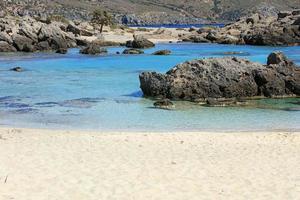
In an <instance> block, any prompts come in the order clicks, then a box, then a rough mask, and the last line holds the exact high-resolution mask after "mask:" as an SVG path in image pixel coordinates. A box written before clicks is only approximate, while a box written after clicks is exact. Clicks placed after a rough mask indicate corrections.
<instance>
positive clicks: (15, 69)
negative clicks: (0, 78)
mask: <svg viewBox="0 0 300 200" xmlns="http://www.w3.org/2000/svg"><path fill="white" fill-rule="evenodd" d="M10 71H15V72H23V71H24V70H23V68H21V67H14V68H11V69H10Z"/></svg>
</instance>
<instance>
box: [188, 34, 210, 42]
mask: <svg viewBox="0 0 300 200" xmlns="http://www.w3.org/2000/svg"><path fill="white" fill-rule="evenodd" d="M188 41H191V42H194V43H208V42H210V41H209V40H208V39H206V38H204V37H203V36H201V35H192V36H190V37H189V38H188Z"/></svg>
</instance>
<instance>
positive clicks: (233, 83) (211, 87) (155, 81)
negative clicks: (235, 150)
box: [140, 52, 300, 101]
mask: <svg viewBox="0 0 300 200" xmlns="http://www.w3.org/2000/svg"><path fill="white" fill-rule="evenodd" d="M274 54H275V56H274V55H273V54H271V55H270V56H269V58H268V65H262V64H259V63H254V62H250V61H248V60H245V59H240V58H235V57H224V58H209V59H202V60H193V61H188V62H185V63H182V64H179V65H177V66H175V67H174V68H172V69H171V70H170V71H168V72H167V73H166V74H160V73H156V72H143V73H141V74H140V84H141V89H142V91H143V93H144V96H146V97H154V98H168V99H171V100H188V101H205V99H208V98H213V99H234V98H251V97H257V96H258V97H277V96H278V97H282V96H293V95H299V94H300V93H299V92H300V70H299V69H298V68H297V66H295V65H294V63H293V62H291V61H289V60H288V59H286V57H285V56H284V55H283V54H282V53H277V52H275V53H274ZM274 57H275V58H274Z"/></svg>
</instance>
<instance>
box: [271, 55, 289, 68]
mask: <svg viewBox="0 0 300 200" xmlns="http://www.w3.org/2000/svg"><path fill="white" fill-rule="evenodd" d="M288 61H289V60H288V59H287V57H286V56H285V55H284V54H283V53H282V52H273V53H271V54H270V55H269V56H268V59H267V64H268V65H276V64H280V63H282V62H284V63H286V62H288Z"/></svg>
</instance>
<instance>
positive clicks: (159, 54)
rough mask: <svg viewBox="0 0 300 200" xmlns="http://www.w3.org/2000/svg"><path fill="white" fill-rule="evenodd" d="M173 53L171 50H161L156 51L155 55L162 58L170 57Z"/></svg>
mask: <svg viewBox="0 0 300 200" xmlns="http://www.w3.org/2000/svg"><path fill="white" fill-rule="evenodd" d="M171 53H172V52H171V51H170V50H159V51H155V52H154V53H153V55H157V56H162V55H170V54H171Z"/></svg>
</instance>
